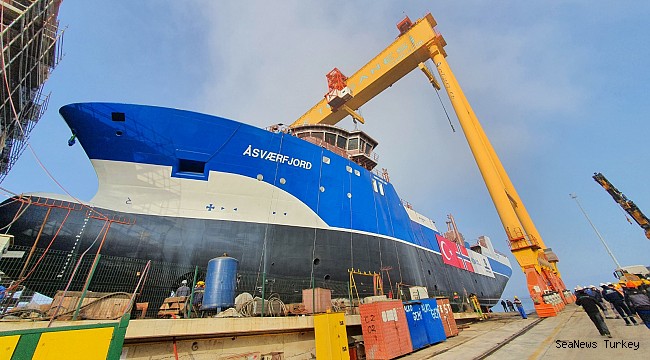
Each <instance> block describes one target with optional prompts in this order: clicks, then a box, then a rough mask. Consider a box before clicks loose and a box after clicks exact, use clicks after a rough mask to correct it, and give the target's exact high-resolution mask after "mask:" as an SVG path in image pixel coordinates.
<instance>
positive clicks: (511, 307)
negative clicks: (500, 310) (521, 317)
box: [506, 299, 515, 312]
mask: <svg viewBox="0 0 650 360" xmlns="http://www.w3.org/2000/svg"><path fill="white" fill-rule="evenodd" d="M506 304H508V309H509V310H510V311H512V312H514V311H515V306H514V305H513V304H512V301H510V299H506Z"/></svg>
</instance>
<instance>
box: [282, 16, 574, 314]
mask: <svg viewBox="0 0 650 360" xmlns="http://www.w3.org/2000/svg"><path fill="white" fill-rule="evenodd" d="M436 24H437V23H436V21H435V20H434V18H433V16H432V15H431V14H427V15H425V16H424V17H423V18H422V19H419V20H417V21H416V22H415V23H413V22H411V21H410V19H409V18H408V17H406V18H405V19H404V20H403V21H401V22H400V23H399V24H398V25H397V27H398V29H399V30H400V35H399V36H398V37H397V39H396V40H395V41H393V43H392V44H390V45H389V46H388V47H387V48H386V49H384V50H383V51H382V52H381V53H379V55H377V56H376V57H375V58H373V59H372V60H371V61H370V62H369V63H367V64H366V65H364V66H363V67H362V68H361V69H359V70H358V71H357V72H356V73H354V74H353V75H352V76H350V77H348V78H345V79H344V81H343V83H342V82H341V81H339V80H341V79H343V78H344V77H341V76H338V75H336V76H334V77H333V79H334V80H335V81H333V82H329V81H328V84H329V85H330V91H329V92H328V94H327V95H326V96H325V98H324V99H322V100H321V101H320V102H318V103H317V104H316V105H315V106H313V107H312V108H311V109H309V110H308V111H307V112H306V113H305V114H304V115H302V116H301V117H300V118H299V119H298V120H296V121H295V122H294V123H293V124H291V125H290V127H291V128H293V129H298V128H300V127H301V126H309V125H316V124H327V125H334V124H336V123H338V122H339V121H341V120H342V119H343V118H345V117H346V116H348V115H351V116H352V117H353V118H354V119H355V120H358V121H360V122H364V119H363V118H362V117H361V116H359V115H358V114H357V113H356V112H355V111H356V110H357V109H359V107H360V106H362V105H363V104H365V103H366V102H368V101H369V100H371V99H372V98H373V97H375V96H376V95H378V94H379V93H381V92H382V91H383V90H385V89H386V88H388V87H389V86H391V85H392V84H394V83H395V82H396V81H397V80H399V79H400V78H402V77H403V76H405V75H406V74H408V73H410V72H411V71H412V70H414V69H418V68H419V69H420V70H422V71H423V72H424V74H425V75H426V77H427V79H428V80H429V82H430V83H431V84H432V85H433V87H434V88H436V89H440V88H441V86H440V85H439V83H438V81H437V80H436V78H435V77H434V76H433V74H432V73H431V72H430V71H429V70H428V68H427V67H426V65H425V62H426V61H427V60H429V59H431V60H433V63H434V65H435V66H436V69H437V71H438V74H439V76H440V79H441V82H442V84H443V86H444V87H445V90H446V92H447V94H448V96H449V99H450V100H451V103H452V106H453V107H454V111H455V113H456V115H457V116H458V120H459V122H460V124H461V126H462V128H463V132H464V134H465V137H466V139H467V142H468V144H469V147H470V149H471V151H472V154H473V156H474V159H475V160H476V163H477V165H478V167H479V170H480V172H481V175H482V176H483V180H484V181H485V184H486V187H487V189H488V192H489V193H490V196H491V198H492V201H493V203H494V205H495V207H496V210H497V213H498V214H499V217H500V219H501V222H502V224H503V228H504V230H505V232H506V235H507V237H508V245H509V247H510V250H511V251H512V253H513V255H514V256H515V258H516V259H517V261H518V263H519V265H520V266H521V269H522V271H523V272H524V274H525V276H526V281H527V284H528V290H529V292H530V295H531V298H532V300H533V302H534V304H535V310H536V311H537V313H538V315H539V316H540V317H548V316H555V315H556V314H557V312H558V311H559V310H560V309H561V308H563V306H564V304H565V303H570V302H573V300H575V299H574V297H573V295H571V293H570V292H569V291H568V290H566V286H565V285H564V283H563V281H562V279H561V276H560V272H559V271H558V268H557V262H558V259H557V256H555V254H553V252H552V251H551V250H550V249H547V247H546V246H545V244H544V242H543V240H542V238H541V236H540V235H539V232H538V231H537V229H536V227H535V225H534V223H533V221H532V219H531V218H530V216H529V215H528V212H527V211H526V208H525V207H524V204H523V202H522V201H521V199H520V198H519V195H518V194H517V192H516V190H515V188H514V186H513V185H512V182H511V181H510V178H509V177H508V175H507V173H506V171H505V169H504V168H503V165H502V164H501V161H500V160H499V158H498V157H497V155H496V152H495V151H494V148H493V147H492V145H491V144H490V141H489V140H488V138H487V136H486V134H485V132H484V131H483V129H482V127H481V124H480V123H479V121H478V119H477V117H476V115H475V114H474V111H473V110H472V108H471V106H470V105H469V102H468V101H467V98H466V97H465V95H464V94H463V91H462V89H461V88H460V86H459V84H458V82H457V81H456V78H455V76H454V75H453V73H452V72H451V69H450V67H449V64H448V63H447V61H446V59H445V58H446V56H447V53H446V52H445V50H444V47H445V45H446V44H447V43H446V42H445V40H444V38H443V37H442V35H441V34H440V33H438V32H437V31H436V29H435V26H436ZM341 75H342V74H341ZM328 80H329V76H328ZM337 81H338V82H337ZM332 85H333V86H332ZM342 85H345V86H342ZM332 89H334V90H332ZM549 293H551V294H555V293H557V294H558V295H560V297H561V298H562V300H563V302H562V303H560V304H557V302H555V301H553V302H552V301H549V300H547V299H549V298H550V297H549V296H546V295H548V294H549Z"/></svg>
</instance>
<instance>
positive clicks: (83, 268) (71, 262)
mask: <svg viewBox="0 0 650 360" xmlns="http://www.w3.org/2000/svg"><path fill="white" fill-rule="evenodd" d="M9 250H10V253H11V254H13V255H14V257H3V258H2V259H0V271H2V272H4V275H2V285H4V286H5V287H7V288H10V286H11V285H12V284H13V283H15V282H17V281H20V280H19V279H20V278H21V277H20V275H21V273H23V277H24V280H23V281H20V285H21V286H19V287H18V288H17V291H16V292H14V293H13V294H12V293H11V292H10V293H8V294H7V298H5V299H4V300H3V303H2V305H0V311H2V310H4V309H6V308H8V307H14V306H19V305H27V304H29V303H32V305H34V304H46V303H49V302H51V300H52V298H53V297H54V295H55V294H56V293H57V291H61V290H64V289H66V287H67V289H68V291H82V290H83V287H84V283H85V282H86V279H87V277H88V274H89V273H90V270H91V266H92V263H93V260H94V254H88V255H86V256H85V257H84V258H82V259H81V261H79V258H80V254H74V253H70V252H64V251H57V250H49V251H47V252H45V251H44V249H35V250H34V253H33V255H32V256H31V258H30V261H29V263H28V264H27V265H25V259H26V258H27V254H28V253H29V251H30V248H29V247H21V246H13V247H11V248H10V249H9ZM146 263H147V261H146V260H140V259H131V258H125V257H115V256H102V257H101V258H100V260H99V262H98V265H97V269H96V271H95V273H94V274H93V277H92V280H91V282H90V284H89V286H88V290H89V291H94V292H107V293H111V292H128V293H132V292H133V291H134V290H135V288H136V286H137V283H138V281H139V280H140V278H141V277H142V276H143V274H142V271H143V269H144V268H145V265H146ZM77 264H78V268H77V270H76V272H75V271H74V269H75V267H77ZM206 265H207V264H206ZM195 271H196V272H197V277H196V280H204V279H205V274H206V266H195V265H183V264H176V263H165V262H153V261H152V262H151V265H150V269H149V271H148V273H147V274H146V276H145V278H144V279H143V280H144V281H143V282H144V285H143V286H142V288H141V291H140V292H139V294H137V296H136V299H135V301H136V302H148V303H149V307H148V310H147V313H146V316H147V317H156V315H157V312H158V309H159V308H160V305H161V304H162V303H163V301H164V299H165V298H167V297H169V296H170V295H171V293H172V291H175V290H176V289H177V288H178V286H179V285H180V283H181V281H182V280H187V281H188V284H190V285H191V284H192V282H193V280H194V273H195ZM262 279H263V276H262V274H258V273H246V272H239V273H238V275H237V290H236V294H240V293H243V292H248V293H250V294H251V295H253V296H258V297H261V296H262V290H264V295H265V296H264V297H265V298H267V299H268V298H269V297H270V296H272V295H277V296H278V297H279V298H280V299H281V300H282V301H283V302H285V303H294V302H301V301H302V290H303V289H309V288H311V287H312V286H313V287H320V288H326V289H330V290H331V291H332V298H347V297H348V284H347V283H340V282H332V281H327V280H314V282H313V283H312V281H310V280H309V279H304V278H295V277H287V276H276V275H274V274H272V273H271V274H266V276H265V286H264V288H263V286H262ZM68 284H69V285H68ZM134 315H135V314H134Z"/></svg>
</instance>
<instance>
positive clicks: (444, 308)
mask: <svg viewBox="0 0 650 360" xmlns="http://www.w3.org/2000/svg"><path fill="white" fill-rule="evenodd" d="M436 302H437V303H438V311H440V319H441V320H442V326H443V327H444V328H445V335H447V337H451V336H456V335H458V327H457V326H456V319H454V313H453V312H452V311H451V305H450V304H449V299H436Z"/></svg>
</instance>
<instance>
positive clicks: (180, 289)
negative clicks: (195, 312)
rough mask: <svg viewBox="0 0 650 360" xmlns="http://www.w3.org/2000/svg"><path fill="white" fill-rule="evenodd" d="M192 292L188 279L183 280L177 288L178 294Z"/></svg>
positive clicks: (185, 294) (186, 294)
mask: <svg viewBox="0 0 650 360" xmlns="http://www.w3.org/2000/svg"><path fill="white" fill-rule="evenodd" d="M189 294H190V287H189V286H187V280H183V281H181V286H179V287H178V289H176V296H188V295H189Z"/></svg>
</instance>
